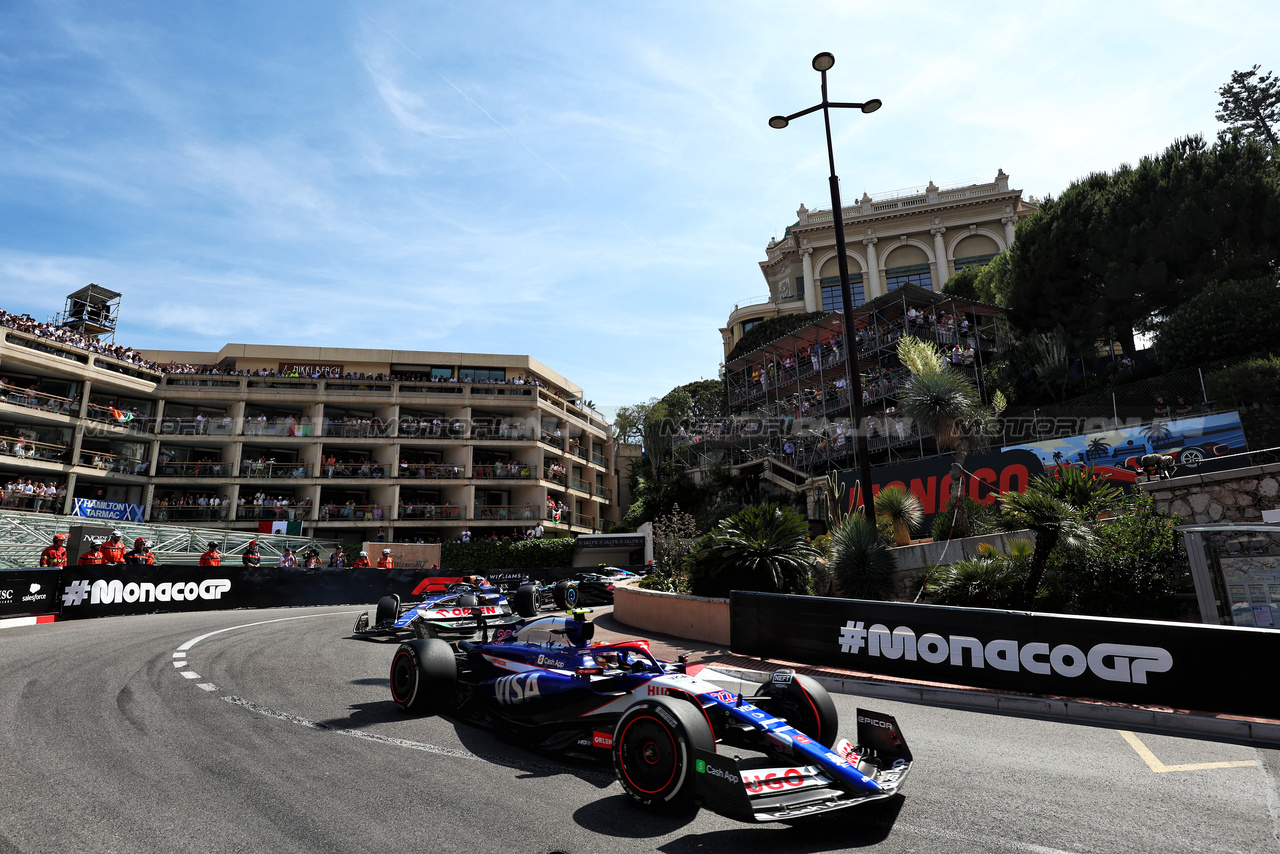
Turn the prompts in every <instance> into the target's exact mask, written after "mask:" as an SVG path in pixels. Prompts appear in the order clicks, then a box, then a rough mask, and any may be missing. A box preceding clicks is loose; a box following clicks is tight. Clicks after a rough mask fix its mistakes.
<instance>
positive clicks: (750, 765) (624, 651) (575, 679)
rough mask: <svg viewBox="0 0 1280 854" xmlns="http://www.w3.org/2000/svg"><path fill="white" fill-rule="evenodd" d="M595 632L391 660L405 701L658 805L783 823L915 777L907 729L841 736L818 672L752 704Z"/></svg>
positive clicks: (526, 629) (638, 644) (523, 632)
mask: <svg viewBox="0 0 1280 854" xmlns="http://www.w3.org/2000/svg"><path fill="white" fill-rule="evenodd" d="M594 629H595V626H594V624H593V623H591V622H590V621H589V620H587V619H585V612H583V611H575V612H572V613H570V614H569V615H568V616H548V617H541V618H538V619H535V620H529V621H527V622H525V623H524V624H523V625H521V626H520V627H518V628H516V629H514V630H510V629H504V630H500V631H499V632H498V636H497V637H496V638H495V639H482V640H481V641H479V642H471V641H461V642H459V643H458V644H457V645H456V647H454V646H451V645H450V644H448V643H446V642H445V641H443V640H440V639H438V638H427V639H415V640H410V641H407V642H406V643H402V644H401V645H400V647H399V648H398V649H397V650H396V654H395V656H394V658H393V659H392V662H391V679H390V681H391V696H392V699H393V700H394V701H395V703H396V705H398V706H399V707H400V708H401V709H403V710H405V711H408V712H416V713H427V714H434V713H440V712H448V713H450V714H452V715H454V716H457V717H459V718H461V719H463V720H466V721H469V722H472V723H477V724H481V725H484V726H488V727H491V728H493V729H494V730H496V731H498V732H499V733H502V734H505V735H508V736H510V737H513V738H515V739H518V740H519V742H520V743H521V744H524V745H528V746H531V747H534V748H536V749H541V750H546V751H554V752H558V753H564V754H568V755H576V756H583V757H587V758H594V759H600V760H611V761H612V763H613V767H614V772H615V775H616V776H617V779H618V782H619V783H621V784H622V788H623V790H624V791H625V792H626V793H627V794H628V795H629V796H630V797H631V798H632V799H634V800H635V801H636V802H638V803H639V804H641V805H643V806H645V807H649V808H653V809H659V810H679V809H688V808H692V807H694V806H695V805H697V804H701V805H702V806H705V807H707V808H709V809H711V810H714V811H715V812H718V813H720V814H722V815H725V816H729V817H731V818H736V819H740V820H743V821H756V822H764V821H781V820H788V819H794V818H799V817H801V816H809V815H815V814H818V813H822V812H827V811H829V810H836V809H841V808H844V807H850V806H856V805H859V804H865V803H869V802H871V801H876V800H881V799H883V798H888V797H892V796H893V795H895V794H897V793H898V790H899V788H900V787H901V786H902V783H903V781H904V780H905V779H906V776H907V773H908V771H909V770H910V768H911V763H912V755H911V750H910V749H909V748H908V747H907V743H906V740H905V739H904V738H903V737H902V734H901V732H900V730H899V729H898V724H897V721H895V720H894V719H893V718H892V717H890V716H888V715H883V714H878V713H876V712H869V711H864V710H862V709H859V710H858V724H857V727H858V732H857V734H858V743H857V744H856V745H853V744H850V743H849V742H848V741H847V740H845V739H838V738H837V736H838V732H837V727H838V724H839V722H838V717H837V713H836V708H835V704H834V703H833V702H832V701H831V697H830V696H829V695H828V694H827V692H826V690H825V689H823V688H822V686H821V685H819V684H818V683H817V682H815V681H814V680H812V679H810V678H808V677H807V676H803V675H801V674H797V673H794V672H793V671H790V670H780V671H778V672H777V673H775V674H774V675H773V677H772V679H771V680H770V681H769V682H766V683H765V684H764V685H762V686H760V688H759V690H758V691H757V692H756V694H755V696H753V697H751V698H750V699H747V698H744V697H743V696H742V695H741V694H734V693H733V692H731V691H726V690H723V689H721V688H720V687H719V686H717V685H714V684H712V683H710V682H706V681H703V680H700V679H697V678H695V677H693V676H690V675H688V674H687V673H686V672H685V664H684V660H683V659H682V660H681V661H680V662H677V663H671V662H660V661H658V660H656V659H655V658H654V657H653V656H652V654H650V652H649V646H648V642H647V641H644V640H631V641H625V642H621V643H613V644H592V643H591V639H592V636H593V633H594ZM484 634H485V636H486V637H487V634H488V633H487V632H485V633H484ZM724 748H728V749H730V751H729V752H720V751H721V749H724ZM738 751H754V752H755V753H756V754H758V755H757V756H756V757H740V756H738V755H736V754H737V752H738Z"/></svg>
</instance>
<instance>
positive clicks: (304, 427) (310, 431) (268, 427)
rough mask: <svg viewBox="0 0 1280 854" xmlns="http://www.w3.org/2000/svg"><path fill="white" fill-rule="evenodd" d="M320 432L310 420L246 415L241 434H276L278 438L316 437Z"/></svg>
mask: <svg viewBox="0 0 1280 854" xmlns="http://www.w3.org/2000/svg"><path fill="white" fill-rule="evenodd" d="M319 434H320V431H319V430H317V429H316V426H315V425H314V424H311V423H308V422H304V421H289V420H284V421H281V420H276V421H274V422H273V421H270V420H268V421H261V420H259V419H257V418H250V417H248V416H246V417H245V419H244V427H243V428H242V429H241V430H240V435H241V436H275V437H278V438H282V437H285V436H294V437H314V436H318V435H319Z"/></svg>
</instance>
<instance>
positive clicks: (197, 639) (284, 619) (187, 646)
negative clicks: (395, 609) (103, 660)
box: [178, 611, 356, 652]
mask: <svg viewBox="0 0 1280 854" xmlns="http://www.w3.org/2000/svg"><path fill="white" fill-rule="evenodd" d="M354 613H356V612H355V611H338V612H335V613H332V614H303V615H302V616H301V617H281V618H280V619H278V620H259V621H258V622H256V623H244V624H243V625H239V626H228V627H227V628H225V629H218V630H217V631H213V632H205V633H204V634H202V635H200V636H198V637H194V638H192V639H191V640H189V641H187V642H186V643H184V644H183V645H182V646H180V647H178V651H179V652H183V651H185V650H188V649H191V647H193V646H195V645H196V644H198V643H200V641H202V640H204V639H205V638H211V637H213V636H214V635H220V634H222V633H223V632H234V631H235V630H236V629H247V628H250V627H252V626H265V625H267V624H269V623H287V622H289V621H290V620H309V619H311V618H312V617H344V616H350V615H351V614H354Z"/></svg>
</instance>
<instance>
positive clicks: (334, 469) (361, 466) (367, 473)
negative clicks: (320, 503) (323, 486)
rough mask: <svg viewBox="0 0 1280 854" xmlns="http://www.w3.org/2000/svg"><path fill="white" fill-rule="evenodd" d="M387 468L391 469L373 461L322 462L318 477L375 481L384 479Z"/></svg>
mask: <svg viewBox="0 0 1280 854" xmlns="http://www.w3.org/2000/svg"><path fill="white" fill-rule="evenodd" d="M388 468H393V467H391V466H384V465H383V464H382V463H376V462H373V461H368V462H365V461H356V462H349V463H339V462H335V463H332V464H330V463H328V462H324V463H321V464H320V476H321V477H332V478H341V477H345V478H359V479H362V480H363V479H368V478H374V479H377V478H384V477H386V476H387V469H388Z"/></svg>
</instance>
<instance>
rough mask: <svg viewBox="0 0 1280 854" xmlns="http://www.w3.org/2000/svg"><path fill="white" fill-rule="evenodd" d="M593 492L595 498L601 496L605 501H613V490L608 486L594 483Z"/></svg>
mask: <svg viewBox="0 0 1280 854" xmlns="http://www.w3.org/2000/svg"><path fill="white" fill-rule="evenodd" d="M595 494H596V498H603V499H604V500H605V501H613V490H612V489H609V488H608V487H605V486H600V485H599V484H596V487H595Z"/></svg>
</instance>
